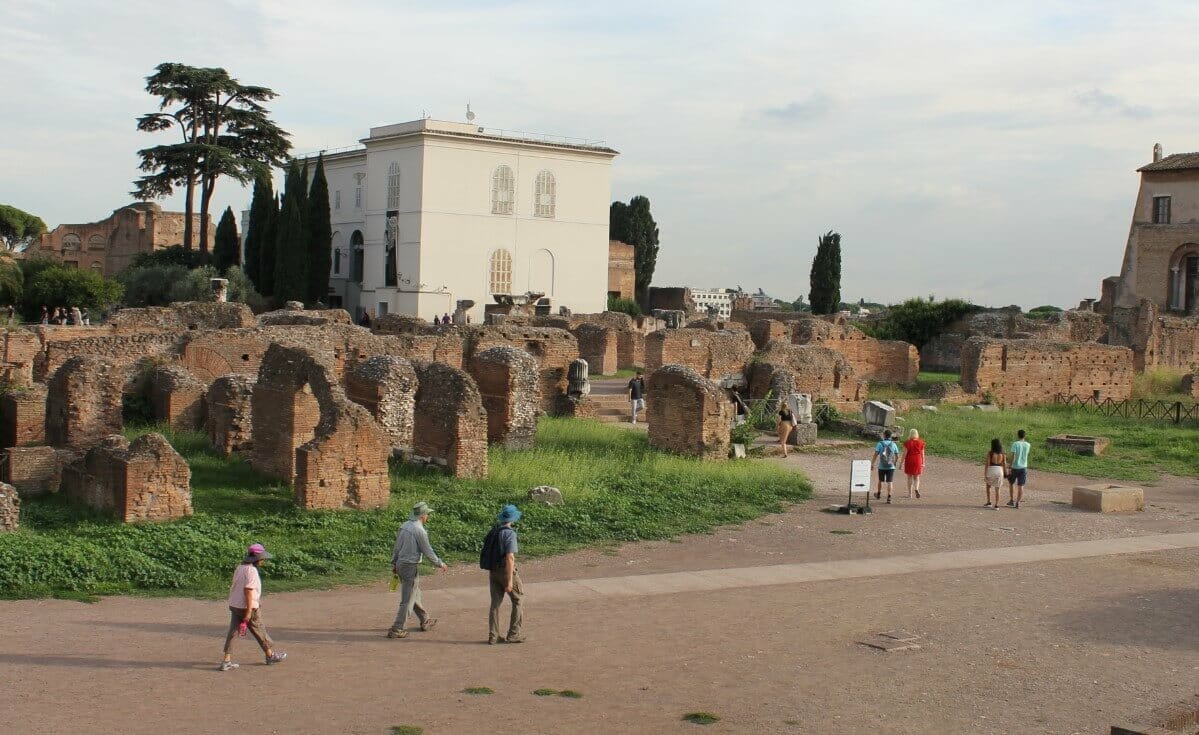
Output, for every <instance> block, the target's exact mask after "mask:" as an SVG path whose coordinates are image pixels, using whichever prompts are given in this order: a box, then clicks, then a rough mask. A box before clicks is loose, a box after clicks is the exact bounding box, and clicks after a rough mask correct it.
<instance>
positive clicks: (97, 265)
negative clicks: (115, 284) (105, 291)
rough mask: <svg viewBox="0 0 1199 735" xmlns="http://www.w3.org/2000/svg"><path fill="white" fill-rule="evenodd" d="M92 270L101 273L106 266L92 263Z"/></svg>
mask: <svg viewBox="0 0 1199 735" xmlns="http://www.w3.org/2000/svg"><path fill="white" fill-rule="evenodd" d="M92 270H94V271H96V272H97V273H100V272H101V271H103V270H104V266H102V265H100V264H99V263H92Z"/></svg>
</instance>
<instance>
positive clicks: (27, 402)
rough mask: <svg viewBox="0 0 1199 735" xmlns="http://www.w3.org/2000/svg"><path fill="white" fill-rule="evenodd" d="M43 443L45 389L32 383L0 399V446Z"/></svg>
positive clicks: (44, 430) (44, 438)
mask: <svg viewBox="0 0 1199 735" xmlns="http://www.w3.org/2000/svg"><path fill="white" fill-rule="evenodd" d="M45 443H46V386H45V385H43V384H41V383H32V384H30V385H28V386H27V387H24V388H18V389H15V390H10V391H8V392H6V393H5V394H4V395H3V396H0V446H2V447H32V446H36V445H38V444H45Z"/></svg>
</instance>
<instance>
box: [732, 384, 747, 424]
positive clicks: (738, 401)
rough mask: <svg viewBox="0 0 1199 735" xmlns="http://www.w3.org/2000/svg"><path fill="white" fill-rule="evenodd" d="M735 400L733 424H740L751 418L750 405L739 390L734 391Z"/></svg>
mask: <svg viewBox="0 0 1199 735" xmlns="http://www.w3.org/2000/svg"><path fill="white" fill-rule="evenodd" d="M731 393H732V398H731V400H732V402H733V426H740V425H741V424H744V423H745V420H746V419H748V418H749V406H746V405H745V399H743V398H742V397H741V394H740V393H738V392H737V391H732V392H731Z"/></svg>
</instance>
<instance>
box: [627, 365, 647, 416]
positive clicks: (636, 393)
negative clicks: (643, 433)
mask: <svg viewBox="0 0 1199 735" xmlns="http://www.w3.org/2000/svg"><path fill="white" fill-rule="evenodd" d="M629 401H630V402H631V403H632V405H633V425H634V426H636V425H637V412H638V411H640V410H641V409H643V408H645V378H643V377H641V371H640V370H638V371H637V375H636V376H635V377H634V378H633V379H632V380H630V381H629Z"/></svg>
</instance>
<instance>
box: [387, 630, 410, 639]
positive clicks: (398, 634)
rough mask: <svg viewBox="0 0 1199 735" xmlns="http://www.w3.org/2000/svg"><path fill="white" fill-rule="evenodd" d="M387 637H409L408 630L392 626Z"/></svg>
mask: <svg viewBox="0 0 1199 735" xmlns="http://www.w3.org/2000/svg"><path fill="white" fill-rule="evenodd" d="M387 637H388V638H407V637H408V631H406V630H404V629H403V628H392V629H391V630H389V631H387Z"/></svg>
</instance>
